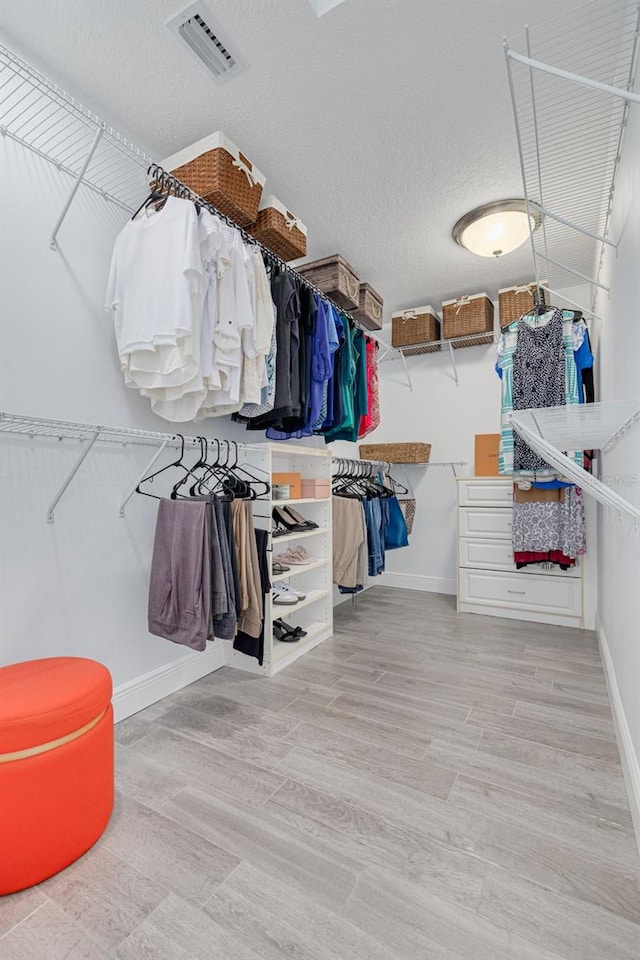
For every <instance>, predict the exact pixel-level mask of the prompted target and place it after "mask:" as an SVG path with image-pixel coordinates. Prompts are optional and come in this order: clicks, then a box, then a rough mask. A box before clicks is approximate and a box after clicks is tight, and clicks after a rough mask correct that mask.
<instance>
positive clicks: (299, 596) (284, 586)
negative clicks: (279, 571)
mask: <svg viewBox="0 0 640 960" xmlns="http://www.w3.org/2000/svg"><path fill="white" fill-rule="evenodd" d="M278 586H279V587H280V590H281V592H282V593H283V594H284V595H285V596H288V595H289V594H290V593H291V594H293V596H294V597H295V598H296V600H305V599H306V596H307V595H306V593H303V592H302V590H296V588H295V587H292V586H291V584H290V583H279V584H278Z"/></svg>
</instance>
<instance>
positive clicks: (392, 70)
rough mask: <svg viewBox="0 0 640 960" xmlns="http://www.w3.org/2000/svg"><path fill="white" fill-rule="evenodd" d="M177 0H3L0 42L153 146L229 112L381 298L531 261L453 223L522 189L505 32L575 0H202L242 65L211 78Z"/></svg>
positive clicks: (409, 301) (323, 235)
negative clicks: (325, 6)
mask: <svg viewBox="0 0 640 960" xmlns="http://www.w3.org/2000/svg"><path fill="white" fill-rule="evenodd" d="M184 5H185V4H184V3H182V2H181V0H3V2H2V4H1V5H0V26H1V27H2V30H3V33H4V35H5V38H6V40H7V42H9V43H10V44H11V42H12V41H13V42H14V43H16V44H17V45H18V46H19V48H20V49H21V51H22V52H25V53H26V54H27V56H28V55H29V53H31V54H32V55H33V57H34V58H35V59H36V61H37V63H38V65H39V66H40V67H41V68H42V69H44V70H45V72H46V71H47V69H49V70H50V71H51V72H52V73H53V75H54V76H55V77H56V78H57V79H59V80H60V81H62V83H63V84H64V83H65V82H66V84H67V85H68V86H69V88H70V89H71V90H72V91H73V92H75V93H76V94H77V95H79V96H80V97H81V98H85V99H86V100H87V102H88V103H89V105H91V106H93V107H94V108H95V109H96V110H97V111H98V112H102V113H103V115H105V116H106V117H107V118H108V119H110V120H111V122H113V123H114V125H116V126H118V125H120V126H121V127H122V128H123V129H124V130H126V131H128V132H129V133H130V135H132V136H133V138H134V139H136V140H139V141H140V142H141V144H143V145H144V146H146V147H147V148H148V149H149V150H150V151H151V152H152V153H153V154H154V155H156V156H157V158H158V159H162V157H164V156H167V155H169V154H171V153H173V152H175V151H176V150H178V149H180V148H181V147H184V146H186V145H187V144H189V143H192V142H193V141H194V140H198V139H200V138H201V137H203V136H205V135H206V134H208V133H211V132H213V131H214V130H218V129H223V130H225V131H226V132H227V133H228V135H229V136H230V137H231V138H232V139H233V140H234V141H235V142H236V143H237V144H238V145H239V146H240V147H241V149H242V150H243V151H244V152H245V153H247V154H248V156H249V157H250V158H251V159H252V160H253V161H254V162H255V164H256V165H257V166H258V167H259V169H260V170H262V171H263V173H265V174H266V176H267V191H268V192H269V193H274V194H275V195H276V196H278V197H279V198H280V199H281V200H282V201H283V202H285V203H286V204H287V206H288V207H289V208H290V209H292V210H293V211H294V212H295V213H296V214H297V215H298V216H299V217H300V218H301V219H302V220H303V221H304V222H305V223H306V224H307V227H308V230H309V254H310V256H312V257H314V258H315V257H320V256H326V255H329V254H332V253H336V252H339V253H342V254H343V255H344V256H345V257H346V258H347V260H349V261H350V262H351V263H352V264H353V266H354V267H355V268H356V270H357V271H358V273H359V274H360V276H361V278H362V279H363V280H367V281H368V282H369V283H371V284H372V285H373V286H374V287H375V288H376V289H377V290H379V292H380V293H381V294H382V296H383V297H384V299H385V315H386V316H387V317H388V316H389V315H390V313H391V311H392V310H396V309H402V308H404V307H409V306H412V305H417V304H423V303H433V304H434V306H436V307H437V308H439V306H440V302H441V300H442V299H447V298H448V297H451V296H456V295H458V294H462V293H473V292H478V291H480V290H485V289H487V290H490V291H492V290H495V289H496V288H497V287H499V286H505V285H508V284H510V283H512V282H521V281H525V280H528V279H530V277H531V275H532V267H531V259H530V252H529V248H528V246H525V247H522V248H521V249H520V250H519V251H517V252H515V253H513V254H511V255H509V256H506V257H504V258H503V259H500V260H498V261H490V260H486V259H481V258H478V257H475V256H473V255H472V254H470V253H468V252H467V251H465V250H463V249H462V248H460V247H458V246H457V245H456V244H455V243H454V241H453V240H452V238H451V228H452V226H453V224H454V223H455V221H456V220H457V219H458V217H460V216H461V215H462V214H463V213H465V212H466V211H467V210H469V209H470V208H472V207H474V206H476V205H478V204H481V203H485V202H488V201H491V200H496V199H500V198H502V197H510V196H520V195H521V193H522V185H521V178H520V169H519V165H518V158H517V153H516V147H515V137H514V128H513V119H512V113H511V103H510V99H509V94H508V88H507V81H506V71H505V66H504V58H503V54H502V48H501V41H502V37H503V35H504V34H507V35H508V36H513V35H515V34H519V33H520V32H521V31H522V28H523V26H524V24H525V23H540V22H542V21H544V20H546V19H548V18H549V17H552V16H554V15H557V14H558V13H560V12H564V11H567V10H568V9H571V8H573V7H576V6H577V5H578V0H446V2H445V0H441V2H438V0H345V2H344V3H341V4H340V5H338V6H336V7H335V8H334V9H332V10H330V11H329V12H328V13H326V14H325V15H324V16H322V17H320V18H317V17H316V15H315V14H314V11H313V9H312V6H311V5H310V3H309V2H308V0H207V6H208V7H209V9H210V10H211V13H212V15H213V18H214V19H215V21H216V22H217V23H218V24H219V25H220V26H221V27H222V29H223V31H224V32H225V34H226V35H227V37H228V38H229V40H230V42H231V44H232V47H233V49H234V50H235V51H236V52H237V53H238V54H239V55H240V57H241V58H242V60H244V61H245V62H246V63H247V64H248V69H247V70H246V71H244V72H243V73H241V74H239V75H238V76H237V77H236V78H234V79H232V80H230V81H229V82H227V83H226V84H220V85H219V84H217V83H216V81H215V80H214V79H213V78H212V77H211V76H210V75H209V74H208V73H207V72H206V70H205V69H204V67H202V66H201V65H200V63H199V62H198V61H197V60H196V59H195V58H194V57H193V56H192V55H191V54H190V52H189V51H188V50H186V49H185V48H184V47H183V45H182V44H181V43H180V42H179V41H178V40H177V39H176V38H175V36H174V35H172V34H171V33H170V32H169V30H168V29H167V28H166V27H165V21H166V20H167V19H169V18H170V17H171V16H173V15H174V14H175V13H176V12H178V11H179V10H180V9H182V8H183V7H184Z"/></svg>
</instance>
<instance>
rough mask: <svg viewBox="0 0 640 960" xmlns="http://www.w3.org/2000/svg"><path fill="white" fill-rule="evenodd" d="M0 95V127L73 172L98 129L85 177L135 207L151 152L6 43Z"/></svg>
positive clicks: (0, 56) (0, 59)
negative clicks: (46, 75) (123, 134)
mask: <svg viewBox="0 0 640 960" xmlns="http://www.w3.org/2000/svg"><path fill="white" fill-rule="evenodd" d="M0 96H1V102H0V133H1V134H2V135H3V136H6V137H10V138H11V139H12V140H15V141H17V142H18V143H20V144H22V145H23V146H24V147H27V148H28V149H29V150H31V151H33V152H34V153H36V154H37V155H38V156H39V157H42V158H43V159H45V160H48V161H49V162H50V163H53V164H54V165H55V166H56V167H57V168H58V169H59V170H63V171H64V172H65V173H68V174H69V175H71V176H73V177H76V178H77V177H78V176H80V174H81V172H82V168H83V165H84V162H85V160H86V158H87V156H88V155H89V154H90V151H91V148H92V145H93V143H94V140H95V139H96V136H97V135H98V134H99V142H98V143H97V145H96V147H95V150H94V152H93V154H92V156H91V160H90V163H89V165H88V168H87V169H86V170H85V172H84V174H83V177H82V180H83V183H84V185H85V186H87V187H89V189H91V190H93V191H95V192H96V193H99V194H100V195H101V196H102V197H104V198H105V199H107V200H111V201H112V202H113V203H115V204H117V205H118V206H120V207H122V208H123V209H125V210H127V211H129V210H133V209H135V206H136V205H137V203H139V202H140V201H139V199H138V198H139V197H140V195H141V194H143V193H144V191H145V190H146V189H147V179H146V171H147V167H148V166H149V164H150V163H151V158H150V157H148V156H147V155H146V154H145V153H144V152H143V151H142V150H140V149H139V147H136V146H135V144H133V143H131V142H130V141H129V140H127V139H126V138H125V137H123V136H122V135H121V134H119V133H118V132H117V131H116V130H114V129H113V128H112V127H110V126H109V125H108V124H106V123H105V122H104V120H101V119H100V117H98V116H96V115H95V114H94V113H93V112H92V111H91V110H88V109H87V107H85V106H83V105H82V104H81V103H79V102H78V101H77V100H76V99H75V98H74V97H72V96H70V94H68V93H67V92H66V91H65V90H63V89H62V88H61V87H59V86H57V84H55V83H53V82H52V81H51V80H49V79H48V78H47V77H45V76H44V75H43V74H41V73H40V72H39V71H38V70H36V69H35V68H34V67H32V66H31V65H30V64H29V63H27V62H26V61H25V60H22V59H21V58H20V57H19V56H18V55H17V54H16V53H14V51H13V50H10V49H9V48H8V47H6V46H4V45H3V44H0ZM136 201H137V203H136Z"/></svg>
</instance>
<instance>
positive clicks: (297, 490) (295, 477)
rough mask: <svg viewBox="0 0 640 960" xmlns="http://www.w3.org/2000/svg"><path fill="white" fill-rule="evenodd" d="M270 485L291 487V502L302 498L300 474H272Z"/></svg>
mask: <svg viewBox="0 0 640 960" xmlns="http://www.w3.org/2000/svg"><path fill="white" fill-rule="evenodd" d="M271 482H272V483H288V484H289V485H290V487H291V498H290V499H291V500H300V499H301V498H302V474H301V473H272V474H271Z"/></svg>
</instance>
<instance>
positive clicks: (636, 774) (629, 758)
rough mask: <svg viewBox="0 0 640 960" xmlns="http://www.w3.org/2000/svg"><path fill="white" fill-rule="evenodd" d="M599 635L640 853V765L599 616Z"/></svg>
mask: <svg viewBox="0 0 640 960" xmlns="http://www.w3.org/2000/svg"><path fill="white" fill-rule="evenodd" d="M595 620H596V634H597V637H598V646H599V647H600V657H601V658H602V666H603V668H604V675H605V679H606V681H607V689H608V691H609V700H610V702H611V709H612V711H613V724H614V727H615V731H616V737H617V740H618V748H619V750H620V759H621V761H622V770H623V772H624V779H625V783H626V785H627V794H628V796H629V806H630V808H631V818H632V820H633V826H634V828H635V832H636V842H637V844H638V850H639V851H640V761H639V760H638V756H637V754H636V751H635V748H634V746H633V740H632V739H631V731H630V730H629V724H628V723H627V717H626V714H625V712H624V706H623V704H622V698H621V696H620V691H619V689H618V681H617V680H616V674H615V669H614V666H613V660H612V659H611V652H610V650H609V645H608V643H607V637H606V635H605V632H604V628H603V626H602V623H601V622H600V617H599V616H598V613H597V612H596V617H595Z"/></svg>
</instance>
